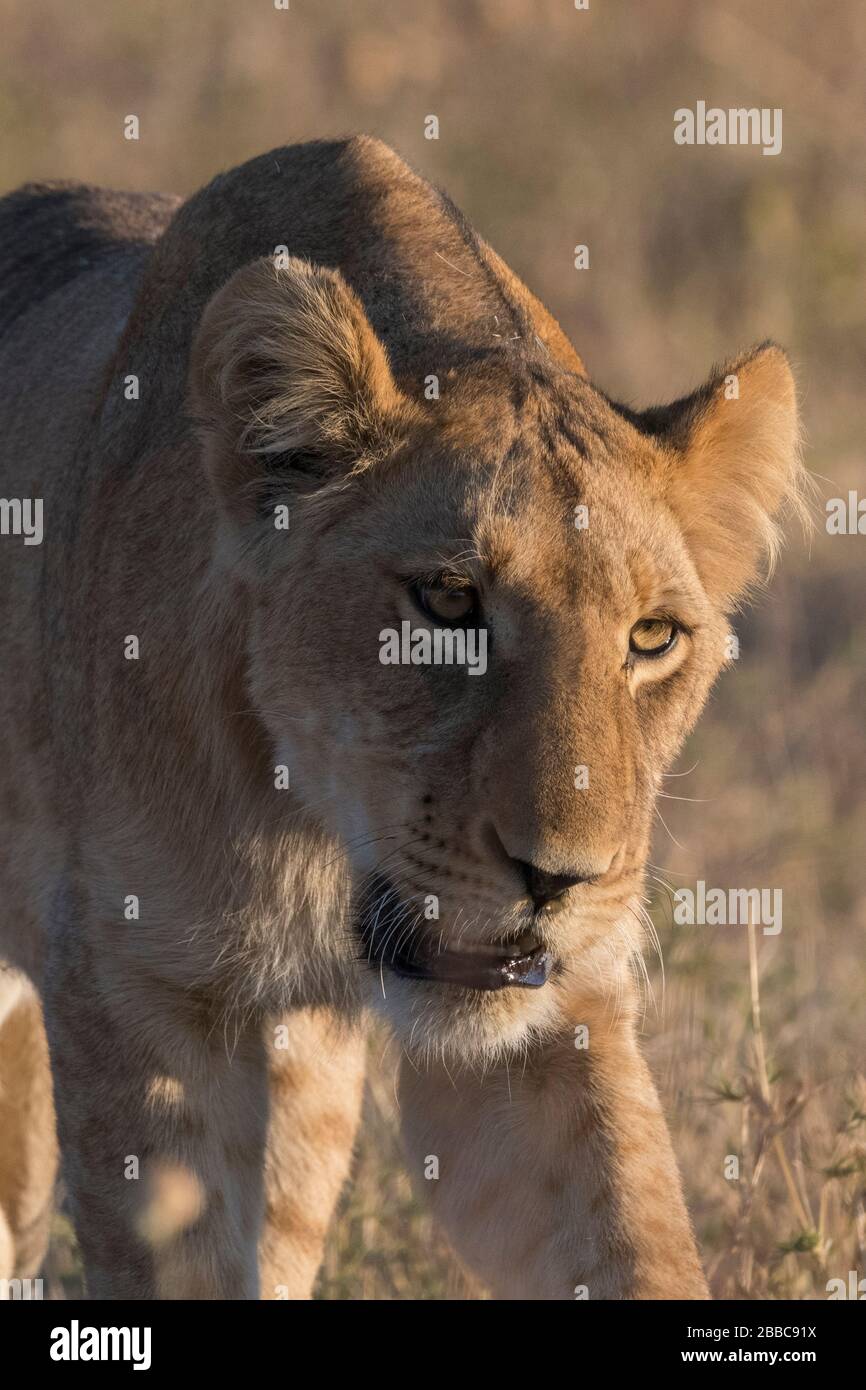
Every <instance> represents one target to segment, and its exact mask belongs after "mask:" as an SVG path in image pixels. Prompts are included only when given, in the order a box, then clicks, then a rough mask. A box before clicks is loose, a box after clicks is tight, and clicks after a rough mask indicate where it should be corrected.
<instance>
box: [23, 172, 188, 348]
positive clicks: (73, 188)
mask: <svg viewBox="0 0 866 1390" xmlns="http://www.w3.org/2000/svg"><path fill="white" fill-rule="evenodd" d="M178 201H179V200H178V199H175V198H171V197H167V196H165V195H163V194H159V193H121V192H115V191H113V190H111V189H103V188H92V187H90V186H89V185H87V184H76V183H29V184H25V185H24V186H23V187H21V188H18V189H16V190H15V192H13V193H8V194H7V195H6V196H5V197H4V198H0V339H2V338H3V337H5V335H6V333H7V331H8V330H9V328H10V327H11V326H12V324H13V323H14V322H15V320H16V319H18V318H20V317H21V315H22V314H25V313H27V312H28V311H29V310H31V309H33V308H34V307H35V306H36V305H37V304H39V303H41V301H42V300H44V299H47V298H48V297H49V296H50V295H53V294H55V293H56V292H57V291H59V290H62V289H63V288H64V287H65V286H67V285H68V284H69V283H70V282H71V281H73V280H75V279H76V278H77V277H78V276H80V275H83V274H85V273H87V272H88V271H91V270H94V269H99V268H101V267H104V266H106V265H108V264H110V263H111V262H112V260H113V259H114V258H116V257H118V256H122V255H129V253H130V252H131V251H132V252H135V251H136V250H143V249H144V248H146V247H148V246H149V245H151V244H152V243H153V242H154V241H155V240H156V239H157V238H158V237H159V236H161V234H162V232H163V231H164V229H165V227H166V225H167V223H168V221H169V219H170V217H171V215H172V213H173V212H174V210H175V208H176V207H177V205H178Z"/></svg>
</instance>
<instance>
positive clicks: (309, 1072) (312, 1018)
mask: <svg viewBox="0 0 866 1390" xmlns="http://www.w3.org/2000/svg"><path fill="white" fill-rule="evenodd" d="M266 1043H267V1047H268V1055H269V1080H270V1118H269V1121H268V1143H267V1160H266V1168H265V1194H266V1202H265V1220H264V1226H263V1228H262V1235H261V1241H260V1245H259V1263H260V1269H261V1295H262V1298H266V1299H284V1298H290V1299H295V1298H309V1296H310V1294H311V1292H312V1288H313V1284H314V1282H315V1278H316V1274H317V1273H318V1269H319V1265H320V1264H321V1262H322V1252H323V1249H324V1244H325V1238H326V1236H327V1233H328V1226H329V1224H330V1221H331V1216H332V1214H333V1210H334V1206H335V1204H336V1202H337V1198H338V1197H339V1195H340V1191H341V1189H342V1186H343V1184H344V1182H345V1181H346V1178H347V1176H348V1173H349V1165H350V1163H351V1158H352V1148H353V1145H354V1141H355V1131H356V1129H357V1127H358V1119H359V1117H360V1113H361V1098H362V1094H363V1089H364V1062H365V1039H364V1036H363V1032H362V1030H360V1029H356V1028H350V1027H349V1026H348V1025H347V1024H344V1023H342V1022H341V1021H340V1020H339V1019H338V1018H337V1017H336V1015H335V1014H333V1013H332V1012H331V1011H330V1010H327V1009H303V1010H298V1012H296V1013H293V1014H288V1015H286V1017H285V1018H282V1019H279V1020H274V1021H273V1024H272V1025H271V1026H270V1027H269V1028H268V1030H267V1034H266Z"/></svg>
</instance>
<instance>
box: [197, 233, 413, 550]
mask: <svg viewBox="0 0 866 1390" xmlns="http://www.w3.org/2000/svg"><path fill="white" fill-rule="evenodd" d="M191 401H192V410H193V414H194V415H195V417H196V418H197V419H198V421H199V422H200V425H201V427H202V432H203V437H204V443H205V453H206V460H207V466H208V469H209V471H210V474H211V478H212V481H213V484H214V487H215V489H216V493H217V497H218V499H219V501H220V504H221V507H222V509H223V511H224V513H225V514H226V515H227V516H228V517H229V518H230V519H231V520H232V521H234V522H236V523H238V524H243V523H244V522H248V521H250V520H251V519H252V518H253V517H254V516H255V515H256V513H257V511H258V512H260V511H261V501H262V495H263V493H264V491H265V490H266V489H268V488H270V489H271V492H272V491H273V487H274V483H275V481H277V482H282V483H283V484H284V485H285V486H286V487H289V486H290V485H291V481H292V475H293V474H297V473H304V474H306V475H310V474H313V475H314V476H315V478H316V479H318V480H320V481H322V482H325V481H327V480H329V479H332V478H334V477H337V476H339V475H340V474H345V473H347V472H349V471H351V470H353V469H358V468H362V467H364V466H366V465H367V464H368V463H369V462H371V461H372V460H373V459H374V458H375V457H376V456H378V455H381V454H383V453H385V452H387V451H388V449H389V448H391V447H393V445H394V443H395V440H396V436H397V434H398V432H399V431H400V430H401V428H403V427H405V424H406V422H407V419H408V418H409V417H410V416H411V414H412V407H411V405H410V403H409V401H408V400H407V398H406V397H405V396H403V394H402V393H401V392H400V391H399V390H398V388H397V386H396V384H395V382H394V379H393V377H392V375H391V369H390V367H389V365H388V359H387V356H386V354H385V349H384V348H383V346H382V344H381V343H380V341H379V339H378V338H377V337H376V334H375V333H374V331H373V329H372V328H371V326H370V323H369V321H368V319H367V316H366V314H365V313H364V309H363V307H362V305H361V302H360V300H359V299H358V298H357V296H356V295H355V294H354V293H353V292H352V290H351V289H350V288H349V286H348V285H347V284H346V282H345V280H344V279H343V277H342V276H341V275H340V274H339V273H338V272H337V271H334V270H326V269H322V268H321V267H318V266H313V265H310V264H309V263H308V262H306V261H301V260H295V259H292V260H290V261H289V262H288V264H287V266H286V267H285V268H284V269H278V268H277V267H276V265H275V263H274V262H273V261H272V260H271V259H269V258H267V259H263V260H260V261H254V262H252V263H251V264H250V265H246V266H244V267H243V268H242V269H241V270H239V271H237V272H236V273H235V274H234V275H233V276H232V278H231V279H230V280H229V281H228V282H227V283H226V284H225V285H224V286H223V287H222V289H220V290H219V291H218V292H217V293H216V294H215V295H214V297H213V298H212V299H211V300H210V302H209V304H208V305H207V307H206V309H205V311H204V314H203V316H202V320H201V324H200V326H199V329H198V332H197V334H196V338H195V342H194V345H193V351H192V362H191ZM275 475H276V476H275Z"/></svg>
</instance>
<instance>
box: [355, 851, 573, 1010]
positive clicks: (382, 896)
mask: <svg viewBox="0 0 866 1390" xmlns="http://www.w3.org/2000/svg"><path fill="white" fill-rule="evenodd" d="M405 915H406V909H405V905H404V904H403V903H402V902H401V901H400V899H399V897H398V896H397V893H396V892H395V890H394V888H393V887H392V886H391V884H390V883H389V882H388V880H387V879H385V878H384V877H383V876H382V875H379V874H376V875H373V877H372V878H371V879H370V880H369V881H368V883H367V885H366V887H365V891H364V893H363V894H362V902H361V911H360V915H359V934H360V937H361V940H362V942H363V944H364V948H365V954H366V959H367V961H368V962H369V963H370V964H371V965H378V966H385V967H386V968H387V969H388V970H391V971H393V972H394V974H395V975H401V976H403V977H404V978H407V979H413V980H432V981H435V982H436V983H437V984H445V985H458V986H462V988H464V989H481V990H496V989H508V988H511V987H517V988H520V989H540V988H541V986H542V985H544V984H546V983H547V980H548V978H549V976H550V973H551V970H552V969H553V956H552V955H551V954H550V952H549V951H548V949H547V948H546V946H545V945H544V943H543V942H542V941H540V940H539V938H538V937H537V936H536V935H535V933H534V932H533V931H524V932H523V933H522V934H521V935H520V936H518V937H516V938H514V939H512V940H503V941H467V940H460V941H456V942H448V943H447V944H446V943H444V942H443V941H442V940H441V939H440V937H439V935H438V934H437V933H436V932H435V931H434V932H431V931H429V930H424V929H417V928H413V929H412V930H407V929H406V925H405Z"/></svg>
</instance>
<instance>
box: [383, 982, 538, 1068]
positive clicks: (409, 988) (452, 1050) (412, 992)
mask: <svg viewBox="0 0 866 1390" xmlns="http://www.w3.org/2000/svg"><path fill="white" fill-rule="evenodd" d="M365 992H366V1002H367V1004H368V1006H369V1007H371V1008H372V1009H373V1010H374V1011H375V1012H376V1013H378V1014H379V1015H380V1016H383V1017H384V1018H385V1019H386V1020H387V1022H388V1024H389V1025H390V1027H391V1029H392V1030H393V1032H394V1034H395V1035H396V1037H397V1039H398V1041H399V1042H400V1043H401V1045H402V1046H403V1047H404V1048H405V1050H406V1051H407V1052H408V1053H409V1054H410V1055H411V1056H412V1057H414V1058H418V1059H419V1060H421V1061H423V1060H424V1059H425V1058H429V1057H433V1056H437V1057H443V1058H446V1059H449V1060H453V1061H455V1062H458V1063H470V1064H472V1063H482V1064H483V1063H487V1062H490V1061H492V1060H499V1059H501V1058H502V1057H503V1056H505V1055H507V1054H508V1053H509V1052H512V1051H516V1050H518V1049H519V1048H520V1047H521V1046H522V1045H523V1044H525V1042H526V1041H527V1039H528V1037H529V1036H530V1035H531V1034H538V1033H547V1032H549V1031H551V1030H552V1029H554V1028H555V1027H556V1026H557V1024H558V1022H559V1020H560V1004H561V1000H560V999H559V997H558V996H559V991H558V990H557V989H556V987H555V985H554V983H552V982H551V983H548V984H547V985H546V986H545V988H543V989H542V988H530V989H525V988H523V989H521V988H513V989H503V988H496V989H488V990H484V989H473V988H467V987H466V986H465V985H454V984H451V983H447V982H442V981H440V980H429V979H423V980H421V979H418V978H407V977H404V976H401V975H397V974H395V973H393V972H390V971H388V970H386V969H384V968H383V969H381V970H379V971H371V972H369V973H368V974H367V978H366V990H365Z"/></svg>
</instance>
